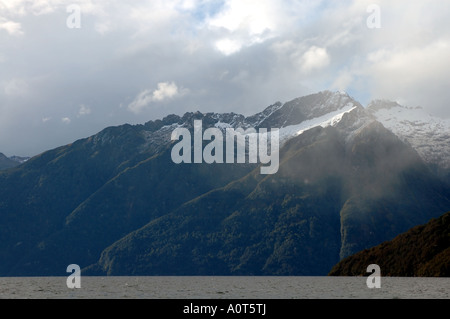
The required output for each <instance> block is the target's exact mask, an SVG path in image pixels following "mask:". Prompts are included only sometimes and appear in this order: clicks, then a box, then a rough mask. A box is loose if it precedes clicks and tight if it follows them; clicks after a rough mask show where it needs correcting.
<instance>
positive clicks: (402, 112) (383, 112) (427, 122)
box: [367, 100, 450, 170]
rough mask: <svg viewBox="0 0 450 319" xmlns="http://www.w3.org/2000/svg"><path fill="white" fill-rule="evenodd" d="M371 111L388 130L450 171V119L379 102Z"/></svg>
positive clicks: (386, 102)
mask: <svg viewBox="0 0 450 319" xmlns="http://www.w3.org/2000/svg"><path fill="white" fill-rule="evenodd" d="M367 110H368V111H369V113H371V114H372V115H373V116H374V117H375V118H376V119H377V120H378V121H379V122H381V123H382V124H383V125H384V126H385V127H386V128H387V129H389V130H391V131H392V132H393V133H394V134H396V135H397V136H398V137H400V138H401V139H402V140H403V141H405V142H408V143H409V144H410V145H411V146H412V147H413V148H414V149H416V151H417V152H418V153H419V155H420V156H421V157H422V158H423V159H424V160H425V162H427V163H429V164H432V165H435V166H437V167H439V168H442V169H445V170H448V169H450V120H449V119H441V118H438V117H435V116H432V115H430V114H428V113H427V112H425V110H424V109H422V108H420V107H416V108H412V107H405V106H402V105H400V104H398V103H396V102H391V101H386V100H376V101H373V102H371V103H370V104H369V105H368V106H367Z"/></svg>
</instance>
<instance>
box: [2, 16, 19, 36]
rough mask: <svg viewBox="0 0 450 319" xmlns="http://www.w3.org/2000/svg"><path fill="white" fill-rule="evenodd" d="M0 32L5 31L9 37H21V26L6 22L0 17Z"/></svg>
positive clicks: (16, 23)
mask: <svg viewBox="0 0 450 319" xmlns="http://www.w3.org/2000/svg"><path fill="white" fill-rule="evenodd" d="M0 30H5V31H6V32H8V33H9V35H23V30H22V25H21V24H20V23H18V22H14V21H8V20H6V19H4V18H2V17H0Z"/></svg>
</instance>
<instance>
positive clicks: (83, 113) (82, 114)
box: [78, 104, 92, 117]
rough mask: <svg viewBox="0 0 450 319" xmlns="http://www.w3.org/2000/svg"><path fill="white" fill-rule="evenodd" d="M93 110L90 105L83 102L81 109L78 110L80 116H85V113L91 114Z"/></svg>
mask: <svg viewBox="0 0 450 319" xmlns="http://www.w3.org/2000/svg"><path fill="white" fill-rule="evenodd" d="M91 112H92V111H91V109H90V108H89V107H88V106H86V105H84V104H81V105H80V109H79V110H78V117H80V116H84V115H89V114H91Z"/></svg>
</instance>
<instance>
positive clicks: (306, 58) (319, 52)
mask: <svg viewBox="0 0 450 319" xmlns="http://www.w3.org/2000/svg"><path fill="white" fill-rule="evenodd" d="M329 63H330V57H329V55H328V53H327V50H326V49H325V48H319V47H316V46H312V47H311V48H309V50H308V51H306V52H305V53H304V54H303V56H302V59H301V69H302V70H303V72H305V73H308V72H310V71H313V70H315V69H322V68H324V67H326V66H327V65H328V64H329Z"/></svg>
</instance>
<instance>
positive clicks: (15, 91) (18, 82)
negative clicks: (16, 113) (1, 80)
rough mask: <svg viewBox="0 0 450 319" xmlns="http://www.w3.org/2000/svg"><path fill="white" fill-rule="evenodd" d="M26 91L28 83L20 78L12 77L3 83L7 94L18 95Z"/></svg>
mask: <svg viewBox="0 0 450 319" xmlns="http://www.w3.org/2000/svg"><path fill="white" fill-rule="evenodd" d="M27 91H28V83H27V82H26V81H25V80H23V79H20V78H14V79H12V80H10V81H8V82H7V83H6V84H5V85H4V92H5V94H6V95H9V96H20V95H23V94H25V93H26V92H27Z"/></svg>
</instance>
